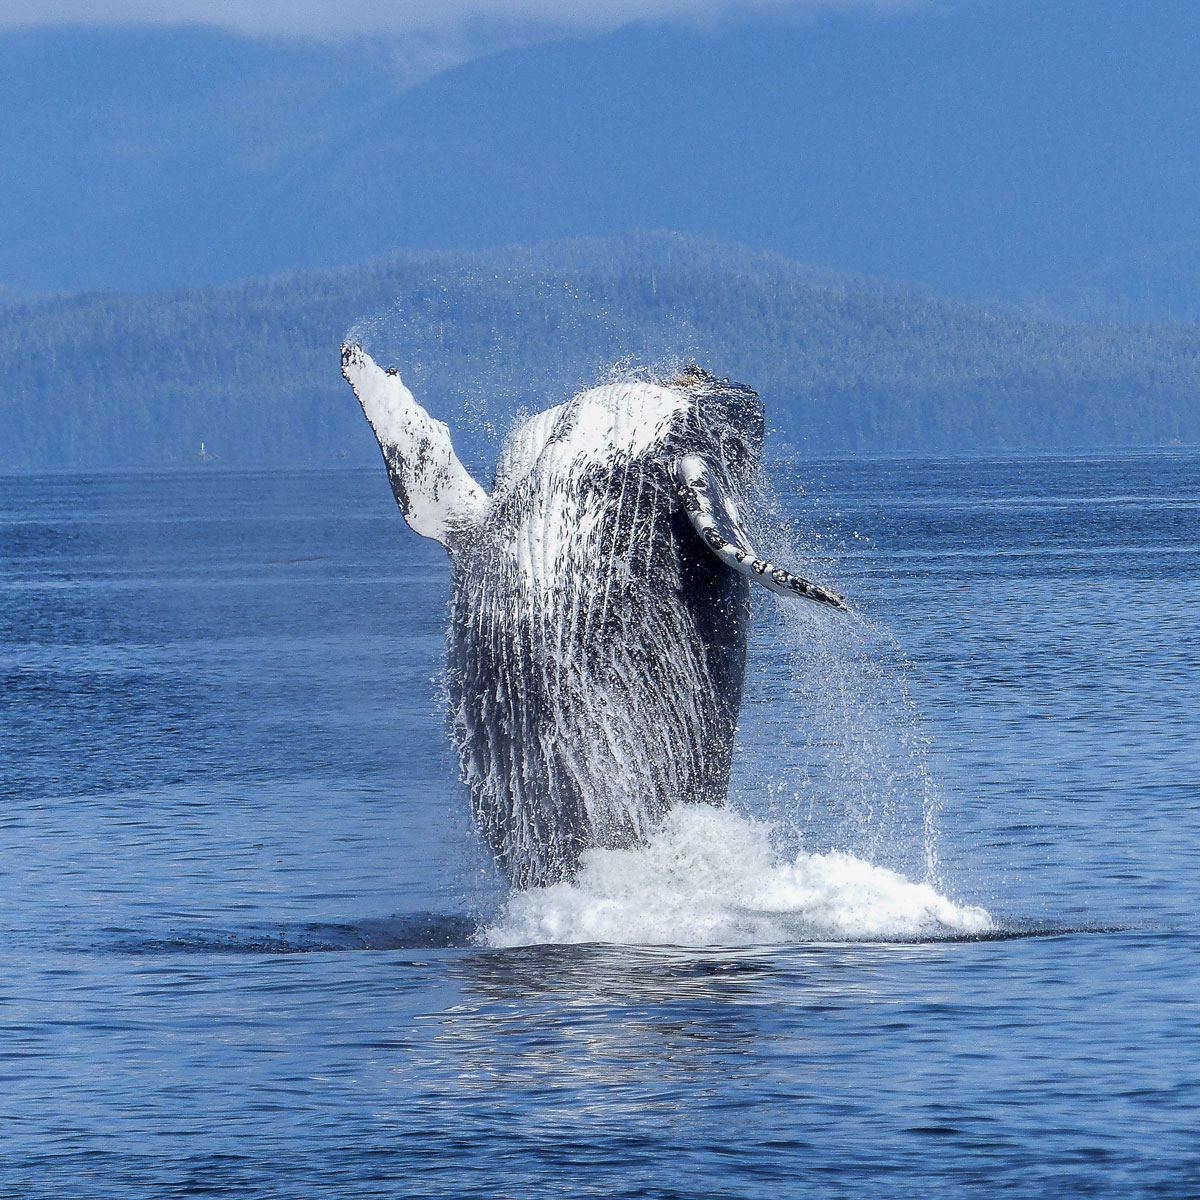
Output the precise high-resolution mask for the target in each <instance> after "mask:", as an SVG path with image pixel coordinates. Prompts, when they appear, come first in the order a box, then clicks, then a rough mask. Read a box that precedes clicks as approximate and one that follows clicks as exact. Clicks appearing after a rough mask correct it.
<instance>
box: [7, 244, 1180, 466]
mask: <svg viewBox="0 0 1200 1200" xmlns="http://www.w3.org/2000/svg"><path fill="white" fill-rule="evenodd" d="M348 330H350V331H351V332H352V336H354V337H355V338H356V339H359V340H361V341H362V342H363V344H364V345H365V346H366V347H367V349H368V350H370V351H371V352H372V353H374V354H375V355H376V356H377V357H378V358H379V359H380V360H381V361H384V362H387V363H394V364H396V365H398V366H399V367H400V369H401V373H402V374H403V376H404V378H405V380H406V382H408V383H409V384H410V386H412V388H413V390H414V391H415V392H416V394H417V395H418V397H420V398H421V399H422V400H423V401H424V402H425V403H427V404H428V406H429V407H430V408H431V409H432V411H434V413H435V414H436V415H438V416H440V417H442V418H443V419H448V420H449V421H450V422H451V423H452V424H453V426H454V430H455V441H456V444H457V445H458V446H459V448H460V450H461V452H462V453H463V454H464V455H465V456H466V457H467V458H468V459H469V460H470V461H472V462H473V463H474V464H475V465H476V466H477V467H479V468H480V469H481V470H482V469H484V468H483V464H484V463H486V462H487V461H488V460H490V457H491V454H492V452H493V451H494V447H495V441H496V435H497V432H498V431H502V430H503V429H504V428H505V427H507V426H508V425H509V424H510V423H511V422H512V420H513V418H514V415H515V414H518V413H520V412H522V411H529V410H533V409H541V408H544V407H546V406H547V405H549V404H553V403H557V402H558V401H560V400H562V399H564V398H565V397H566V396H568V395H570V394H571V392H572V391H574V390H576V389H577V388H579V387H582V386H585V385H588V384H591V383H595V382H598V381H600V380H602V379H603V378H605V376H606V375H608V374H610V373H612V372H614V371H622V372H623V371H627V370H629V369H641V370H644V371H646V372H648V373H649V374H650V375H651V376H653V377H658V376H661V375H663V374H666V373H669V372H673V371H674V370H675V369H676V368H677V367H678V366H680V365H682V363H684V362H687V361H697V362H700V363H701V364H703V365H704V366H706V367H708V368H710V369H711V370H713V371H715V372H716V373H718V374H721V375H729V376H731V377H733V378H737V379H741V380H744V381H746V382H749V383H752V384H753V385H754V386H755V387H757V388H758V389H759V391H760V392H761V394H762V396H763V399H764V401H765V403H766V405H767V409H768V413H769V416H770V420H771V423H772V425H773V427H774V430H775V432H774V435H773V439H772V444H773V446H774V447H775V448H776V450H781V451H785V452H788V453H796V452H799V453H818V452H830V451H832V452H839V451H847V450H922V451H946V452H961V451H964V450H981V449H987V448H992V447H1013V446H1019V447H1034V448H1043V449H1052V448H1054V449H1057V448H1063V447H1102V446H1137V445H1150V444H1162V443H1172V442H1178V441H1183V442H1198V441H1200V329H1198V328H1196V327H1190V326H1173V327H1165V328H1154V327H1143V328H1137V327H1128V326H1125V327H1113V328H1105V327H1103V326H1088V325H1072V324H1066V323H1062V322H1052V321H1036V320H1032V319H1029V318H1027V317H1021V316H1019V315H1015V314H1013V313H1012V312H1004V311H989V310H987V309H984V308H979V307H974V306H971V305H968V304H964V303H961V302H950V301H946V300H942V299H938V298H937V297H934V296H931V295H928V294H911V293H906V292H904V291H902V290H898V289H896V288H890V287H887V286H884V285H869V284H866V283H864V282H862V281H856V280H852V279H851V280H838V279H836V278H833V277H829V276H826V275H823V274H822V273H819V272H814V271H813V270H811V269H809V268H806V267H802V266H798V265H796V264H793V263H791V262H789V261H788V260H786V259H783V258H781V257H779V256H777V255H771V254H765V253H761V252H754V251H750V250H746V249H744V248H740V247H737V246H732V245H727V244H721V243H716V242H713V241H711V240H708V239H703V238H697V237H694V236H681V235H670V234H660V235H643V236H639V237H636V238H627V239H615V240H577V241H573V242H569V243H558V244H553V245H547V246H542V247H537V248H533V249H510V250H502V251H490V252H480V253H474V254H468V253H460V254H437V253H416V252H413V253H407V254H404V255H397V256H392V257H390V258H386V259H381V260H377V261H375V262H372V263H367V264H365V265H362V266H359V267H354V268H343V269H339V270H332V271H311V272H290V273H287V274H283V275H278V276H271V277H267V278H260V279H252V280H248V281H245V282H243V283H240V284H236V285H232V286H227V287H208V288H199V289H184V290H176V291H169V292H159V293H153V294H149V295H128V294H116V293H112V294H103V293H93V294H86V295H79V296H66V297H58V298H48V299H41V300H34V301H18V302H16V303H14V304H12V305H9V306H7V307H0V467H8V468H12V467H17V468H40V467H59V466H113V465H147V466H152V465H156V464H163V463H168V462H172V461H175V462H178V461H185V460H186V459H187V458H188V457H189V456H191V455H194V454H195V453H196V452H197V451H198V450H199V446H200V442H201V441H202V440H203V441H204V442H205V443H206V445H207V448H208V450H209V451H210V452H212V453H216V454H218V455H220V456H221V458H222V460H223V461H224V462H227V463H240V464H260V463H261V464H271V463H286V462H296V461H304V462H312V461H325V460H328V459H330V458H331V457H334V456H338V457H340V456H343V455H344V456H347V457H349V458H351V459H353V460H357V461H363V462H366V461H371V460H372V458H373V456H374V455H375V453H376V452H375V449H374V443H373V442H372V440H371V436H370V433H369V431H368V429H367V426H366V424H365V422H364V421H363V420H362V418H361V415H360V414H359V412H358V408H357V405H356V404H355V401H354V398H353V396H352V395H351V393H350V391H349V389H348V388H347V387H346V386H345V384H344V382H343V381H342V379H341V376H340V372H339V365H340V364H339V359H338V345H339V342H340V341H341V339H342V337H343V336H344V335H345V334H346V333H347V331H348Z"/></svg>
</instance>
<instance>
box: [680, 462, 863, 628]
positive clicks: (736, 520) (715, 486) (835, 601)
mask: <svg viewBox="0 0 1200 1200" xmlns="http://www.w3.org/2000/svg"><path fill="white" fill-rule="evenodd" d="M675 482H676V488H677V490H678V492H679V497H680V499H681V500H682V501H683V507H684V510H685V511H686V513H687V515H688V519H689V520H690V521H691V523H692V525H693V526H694V527H695V530H696V532H697V533H698V534H699V535H700V537H701V538H702V539H703V540H704V542H705V544H706V545H707V546H708V548H709V549H710V550H711V551H712V552H713V553H714V554H715V555H716V556H717V557H718V558H719V559H720V560H721V561H722V562H723V563H725V564H727V565H728V566H730V567H732V568H733V569H734V570H735V571H738V572H740V573H741V574H743V575H745V576H746V577H747V578H749V579H752V580H754V581H755V582H756V583H761V584H762V585H763V586H764V587H767V588H770V589H771V591H773V592H778V593H779V594H780V595H781V596H802V597H804V599H806V600H814V601H816V602H817V603H818V604H828V605H830V606H831V607H833V608H836V609H840V610H841V611H842V612H847V611H849V610H848V609H847V607H846V601H845V599H844V598H843V597H841V596H839V595H838V594H837V593H836V592H831V591H829V589H828V588H823V587H821V585H820V584H817V583H810V582H809V581H808V580H807V579H802V578H801V577H800V576H799V575H794V574H793V573H792V572H791V571H785V570H784V569H783V568H782V567H777V566H775V565H774V564H773V563H769V562H767V561H766V560H765V559H763V558H760V557H759V556H758V554H757V553H756V551H755V550H754V547H753V546H752V545H751V543H750V537H749V535H748V534H747V533H746V530H745V528H744V527H743V526H742V522H741V517H740V516H739V514H738V510H737V504H736V502H735V501H734V499H733V497H732V496H730V495H729V494H728V493H727V492H726V491H725V489H724V488H723V487H722V486H721V483H720V482H719V480H718V479H717V477H716V474H715V473H714V472H712V471H710V470H709V469H708V467H707V466H706V465H705V462H704V460H703V459H701V458H698V457H697V456H696V455H694V454H689V455H686V456H685V457H683V458H681V459H680V460H679V461H678V462H677V463H676V464H675Z"/></svg>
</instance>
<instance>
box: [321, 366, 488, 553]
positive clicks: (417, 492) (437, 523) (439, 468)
mask: <svg viewBox="0 0 1200 1200" xmlns="http://www.w3.org/2000/svg"><path fill="white" fill-rule="evenodd" d="M342 374H343V375H344V376H345V377H346V381H347V383H349V384H350V386H351V387H352V388H353V389H354V394H355V395H356V396H357V397H358V402H359V404H361V405H362V410H363V413H364V414H365V415H366V418H367V420H368V422H370V425H371V429H372V430H373V431H374V433H375V437H376V439H377V440H378V442H379V448H380V450H382V451H383V461H384V462H385V463H386V464H387V472H388V479H389V480H390V481H391V484H392V493H393V494H394V495H395V497H396V503H397V504H398V505H399V506H400V512H401V513H402V514H403V515H404V519H405V520H406V521H407V522H408V524H409V526H410V527H411V528H412V529H413V530H414V531H415V532H416V533H419V534H420V535H421V536H422V537H427V538H433V539H434V540H435V541H438V542H441V543H442V545H443V546H445V547H446V549H447V550H449V551H450V552H451V553H453V552H454V543H455V541H456V539H458V538H459V537H461V536H462V534H464V533H465V532H466V531H468V530H469V529H471V528H473V527H474V526H476V525H477V524H478V523H479V521H480V519H481V517H482V516H483V512H484V509H485V508H486V507H487V502H488V497H487V493H486V492H485V491H484V490H483V488H481V487H480V486H479V484H477V483H476V482H475V480H474V479H472V478H471V476H470V474H469V473H468V472H467V469H466V468H465V467H464V466H463V465H462V463H461V462H459V461H458V458H457V456H456V455H455V453H454V447H453V446H452V445H451V443H450V430H449V429H448V428H447V426H446V425H445V424H443V423H442V422H441V421H435V420H434V419H433V418H432V417H431V416H430V415H429V414H428V413H427V412H426V411H425V410H424V409H423V408H422V407H421V406H420V405H419V404H418V403H417V402H416V400H415V399H413V394H412V392H410V391H409V390H408V388H406V387H405V386H404V384H403V383H401V382H400V376H399V375H398V374H397V373H396V371H395V368H391V369H389V370H387V371H384V370H383V369H382V368H380V367H379V366H377V365H376V363H375V361H374V360H373V359H372V358H371V356H370V355H369V354H367V352H366V351H365V350H363V348H362V347H361V346H352V345H344V346H343V347H342Z"/></svg>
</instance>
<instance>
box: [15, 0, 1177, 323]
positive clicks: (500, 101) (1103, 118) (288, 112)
mask: <svg viewBox="0 0 1200 1200" xmlns="http://www.w3.org/2000/svg"><path fill="white" fill-rule="evenodd" d="M1198 45H1200V5H1197V4H1195V3H1194V2H1193V0H1143V2H1142V3H1140V4H1137V5H1131V4H1129V3H1128V0H1055V2H1054V3H1050V4H1047V3H1045V0H946V2H944V3H939V4H936V5H931V6H929V7H927V8H926V9H923V10H921V11H918V12H914V13H909V14H906V15H902V16H894V17H887V18H883V17H878V16H874V17H872V16H866V15H863V14H861V13H860V14H858V15H847V14H841V15H831V14H825V15H823V16H821V17H819V18H817V19H816V20H814V21H813V22H812V23H811V24H805V23H802V22H797V23H794V24H791V25H788V24H779V23H767V22H757V23H756V22H753V21H749V20H744V21H741V22H727V23H725V24H724V25H722V26H721V27H720V28H718V29H716V30H714V31H711V32H698V31H695V30H689V29H685V28H681V27H633V28H628V29H625V30H622V31H619V32H617V33H615V34H611V35H608V36H605V37H597V38H590V39H586V40H576V41H563V42H556V43H553V44H548V45H543V46H536V47H532V48H527V49H522V50H514V51H509V52H506V53H503V54H498V55H495V56H493V57H491V58H486V59H482V60H479V61H475V62H471V63H468V64H466V65H464V66H462V67H459V68H457V69H455V70H452V71H448V72H446V73H444V74H442V75H440V76H437V77H435V78H433V79H430V80H429V81H427V82H426V83H424V84H422V85H421V86H419V87H416V88H414V89H412V90H410V91H407V92H405V91H403V90H402V89H401V88H400V87H399V86H398V84H397V75H396V72H395V70H394V69H393V64H392V61H391V59H390V57H389V54H390V51H389V49H388V48H387V47H386V46H382V45H374V46H371V45H367V44H363V43H356V44H355V45H353V46H343V45H337V44H329V45H317V44H301V43H289V42H279V41H263V42H251V41H244V40H239V39H237V38H233V37H228V36H224V35H219V34H216V33H212V32H204V31H199V30H184V31H176V32H170V33H164V32H158V33H150V32H138V31H131V30H125V31H109V32H104V33H96V32H78V31H76V32H69V33H55V34H47V33H37V34H34V33H28V34H21V35H17V34H10V35H7V36H4V37H0V112H3V114H4V116H3V119H2V121H0V211H3V212H4V213H5V215H6V220H5V221H4V222H3V224H0V281H2V282H5V283H8V284H10V285H12V286H14V287H22V288H29V289H35V290H39V291H44V290H52V289H79V288H90V289H96V288H115V287H119V288H127V289H140V288H144V287H148V286H156V287H161V286H177V285H185V284H187V285H190V284H198V283H209V282H227V281H231V280H234V279H237V278H242V277H244V276H246V275H248V274H253V273H260V272H269V271H276V270H279V269H286V268H293V267H314V266H332V265H336V264H340V263H345V262H350V261H355V260H357V259H362V258H367V257H371V256H375V255H381V254H387V253H390V252H392V251H393V250H395V249H396V248H398V247H402V246H403V247H416V248H434V249H436V248H442V249H448V248H456V247H459V248H471V247H476V248H478V247H487V246H497V245H502V244H508V243H513V242H523V243H529V242H537V241H542V240H545V239H547V238H556V237H567V236H578V235H585V234H586V235H612V234H619V233H624V232H628V231H630V230H632V229H635V228H655V227H662V228H674V229H685V230H690V231H694V232H699V233H706V234H712V235H715V236H719V237H722V238H727V239H734V240H738V241H741V242H745V243H747V244H751V245H756V246H762V247H764V248H768V249H772V250H776V251H778V252H780V253H783V254H786V255H789V256H791V257H793V258H798V259H802V260H804V261H809V262H819V263H823V264H827V265H828V266H830V267H831V268H836V269H838V270H846V271H854V272H859V273H864V274H868V275H878V276H886V277H891V278H901V279H912V280H923V281H927V282H928V283H930V284H931V285H933V286H934V287H936V288H937V289H939V290H940V291H942V292H947V293H953V294H959V295H964V296H974V297H982V296H990V295H1003V296H1005V297H1007V298H1009V299H1017V300H1026V299H1028V298H1029V297H1031V296H1033V297H1040V298H1041V300H1042V301H1043V303H1044V304H1045V305H1047V306H1048V308H1050V309H1055V308H1057V309H1058V310H1060V311H1075V312H1080V313H1085V314H1089V315H1092V314H1099V315H1103V316H1105V317H1121V318H1131V319H1137V318H1142V317H1154V318H1172V317H1174V318H1179V319H1184V318H1187V319H1193V318H1200V295H1198V294H1197V288H1196V285H1195V282H1194V281H1195V280H1196V279H1197V278H1200V230H1198V229H1197V225H1196V196H1197V195H1200V138H1197V137H1196V130H1197V128H1200V88H1197V86H1196V82H1195V80H1196V48H1197V46H1198Z"/></svg>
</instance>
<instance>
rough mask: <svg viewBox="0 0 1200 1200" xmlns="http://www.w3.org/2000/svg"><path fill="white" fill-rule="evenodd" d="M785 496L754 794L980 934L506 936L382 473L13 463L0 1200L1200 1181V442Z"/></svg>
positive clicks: (1, 643)
mask: <svg viewBox="0 0 1200 1200" xmlns="http://www.w3.org/2000/svg"><path fill="white" fill-rule="evenodd" d="M774 493H775V495H776V497H777V500H778V505H779V508H780V511H779V512H778V513H777V514H776V517H775V518H774V519H775V522H776V534H775V536H776V538H777V539H779V540H782V541H784V542H789V540H790V544H791V545H792V546H793V547H794V548H795V549H796V552H797V553H799V554H800V557H801V565H803V566H804V567H805V568H806V569H809V570H812V571H814V572H820V573H822V575H823V581H828V582H831V583H834V584H836V585H837V586H838V587H839V588H841V589H842V590H844V591H845V592H846V593H847V595H848V596H849V598H850V600H851V602H852V604H853V605H854V607H855V615H854V616H852V617H851V618H849V619H846V620H842V619H840V618H836V617H834V618H832V619H829V618H827V617H826V616H824V615H823V614H819V615H818V616H816V617H813V616H809V615H801V616H797V617H793V616H791V615H790V614H788V613H786V612H782V611H781V610H780V609H779V608H778V607H777V602H776V601H774V600H769V599H768V600H764V602H763V604H762V605H761V606H760V608H761V612H760V615H759V617H758V619H757V621H756V625H755V631H754V637H753V643H754V644H753V646H752V651H751V665H750V675H749V682H748V691H747V698H746V704H745V708H744V713H743V723H742V730H741V735H740V736H741V746H740V751H739V758H738V760H737V763H736V764H735V771H734V786H733V789H732V791H733V804H734V805H735V807H736V808H738V810H739V811H741V812H744V813H745V814H747V817H748V818H754V819H755V820H761V821H764V822H769V823H770V825H771V828H772V829H773V830H775V831H776V832H778V831H779V830H784V831H785V833H786V836H785V837H784V840H785V841H787V840H788V839H790V845H791V849H792V850H797V849H804V850H807V851H811V852H813V853H824V852H827V851H836V850H841V851H844V852H846V853H850V854H854V855H857V856H859V857H861V858H862V859H864V860H867V861H870V862H874V863H880V864H882V865H887V866H890V867H893V868H894V869H896V870H898V871H902V872H904V873H905V874H907V875H908V876H909V877H910V878H913V879H914V880H919V879H922V878H925V876H926V873H930V874H929V876H928V877H929V879H930V881H931V882H933V883H935V885H936V886H937V888H938V889H939V890H940V891H941V892H942V893H944V894H946V895H947V896H949V897H951V898H953V899H954V900H955V901H956V902H958V903H960V904H963V905H977V906H981V907H983V908H985V909H986V910H987V911H988V913H989V914H991V917H992V922H993V925H992V929H991V931H990V932H986V933H983V934H980V935H979V936H974V937H971V936H963V937H958V938H955V937H950V938H929V939H926V940H912V941H851V940H812V939H808V940H806V939H803V938H801V939H797V940H792V941H785V942H775V943H772V944H751V945H715V946H698V947H697V946H687V945H646V944H643V945H621V944H616V943H608V944H598V943H591V944H565V945H545V944H543V945H524V946H520V945H518V946H512V947H509V948H505V949H498V948H495V947H494V946H490V945H488V944H486V941H487V936H488V935H487V930H488V929H489V928H490V927H491V924H492V923H494V922H495V921H496V920H498V919H500V918H498V915H497V914H499V913H501V912H502V909H503V904H504V901H505V896H504V890H503V888H502V887H501V885H500V883H499V881H498V880H497V879H496V877H495V874H494V872H493V871H492V869H491V868H490V866H489V864H488V862H487V861H486V858H485V856H484V855H483V854H482V852H481V851H480V849H479V847H478V845H477V842H476V840H475V837H474V834H473V832H472V830H471V827H470V824H469V821H468V819H467V817H466V814H465V809H466V801H465V795H464V794H463V793H462V790H461V788H460V787H459V785H458V783H457V782H456V772H455V764H454V762H453V758H452V755H451V753H450V751H449V749H448V746H447V741H446V736H445V730H444V721H443V716H442V708H441V700H440V683H439V670H440V661H441V651H442V638H443V627H444V620H445V601H446V597H447V594H448V582H449V579H448V574H449V573H448V566H447V562H446V560H445V556H444V553H443V552H442V550H441V549H440V548H439V547H438V546H436V545H434V544H432V543H429V542H424V541H422V540H421V539H419V538H417V537H416V536H415V535H413V534H411V533H410V532H409V531H408V530H407V529H406V528H405V526H404V525H403V522H402V521H401V520H400V518H399V515H398V514H397V512H396V510H395V506H394V504H393V503H392V500H391V496H390V494H389V493H388V489H387V484H386V480H385V478H384V475H383V472H382V469H380V470H376V471H359V470H356V469H350V468H343V469H332V468H331V469H327V470H321V469H312V470H298V471H295V472H291V473H282V472H281V473H257V474H256V473H238V472H234V471H231V470H226V469H223V468H222V467H220V466H219V465H217V466H212V465H210V466H196V467H194V468H191V469H182V470H176V471H173V472H169V473H161V474H153V473H141V474H136V473H132V474H106V475H88V476H78V475H68V474H55V475H45V476H28V475H25V476H7V477H0V561H2V563H3V570H2V574H0V678H2V687H0V712H2V720H0V794H2V796H3V806H2V807H0V872H2V874H0V1196H3V1197H13V1198H17V1197H19V1198H21V1200H29V1198H32V1197H42V1196H46V1197H49V1196H56V1197H57V1196H80V1197H89V1198H96V1200H100V1198H104V1197H121V1198H122V1200H126V1198H141V1197H147V1198H149V1197H156V1198H157V1197H171V1196H184V1195H186V1196H210V1195H211V1196H217V1195H236V1196H239V1197H243V1196H244V1197H314V1196H321V1197H360V1196H362V1197H370V1196H380V1197H385V1196H386V1197H409V1196H412V1197H417V1196H430V1197H444V1196H453V1197H474V1196H479V1197H489V1198H490V1197H514V1198H516V1197H520V1198H524V1197H531V1196H542V1195H545V1196H597V1197H626V1196H628V1197H634V1196H638V1197H663V1198H667V1197H699V1196H704V1197H709V1196H713V1197H746V1198H755V1200H758V1198H761V1197H792V1196H795V1197H817V1198H823V1197H839V1198H841V1197H847V1198H849V1197H853V1198H860V1197H861V1198H863V1200H878V1198H880V1197H887V1198H889V1200H904V1198H909V1197H912V1198H916V1197H992V1196H1003V1195H1012V1196H1017V1197H1060V1196H1061V1197H1068V1196H1069V1197H1079V1196H1083V1197H1110V1196H1111V1197H1162V1198H1172V1200H1174V1198H1181V1200H1182V1198H1188V1197H1196V1196H1200V1137H1198V1136H1197V1130H1198V1129H1200V921H1198V920H1197V898H1198V893H1200V882H1198V881H1200V453H1197V452H1195V451H1190V450H1180V451H1155V452H1145V453H1139V454H1124V455H1081V456H1071V457H1067V456H1020V457H1018V456H1009V457H996V458H971V459H936V460H930V459H911V458H905V459H883V458H860V459H855V460H821V461H816V462H807V463H795V464H791V465H788V466H783V467H778V468H777V469H776V471H775V473H774ZM814 611H815V610H814ZM654 903H655V896H654V894H653V893H652V892H648V893H647V896H646V904H647V905H648V906H652V905H653V904H654ZM668 933H669V930H668ZM656 940H661V941H669V940H670V938H669V937H668V938H660V939H656Z"/></svg>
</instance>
